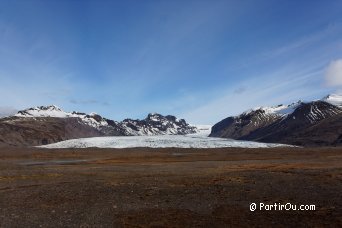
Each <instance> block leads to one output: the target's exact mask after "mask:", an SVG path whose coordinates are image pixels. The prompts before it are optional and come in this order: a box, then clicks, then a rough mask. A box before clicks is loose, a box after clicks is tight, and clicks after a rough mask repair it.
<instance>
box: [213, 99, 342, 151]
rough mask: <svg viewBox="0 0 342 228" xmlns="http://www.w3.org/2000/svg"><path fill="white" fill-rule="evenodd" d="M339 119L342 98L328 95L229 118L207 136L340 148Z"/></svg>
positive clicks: (341, 111)
mask: <svg viewBox="0 0 342 228" xmlns="http://www.w3.org/2000/svg"><path fill="white" fill-rule="evenodd" d="M341 118H342V96H339V95H329V96H327V97H325V98H323V99H322V100H318V101H312V102H308V103H303V102H297V103H294V104H291V105H288V106H284V105H280V106H277V107H266V108H265V107H261V108H256V109H253V110H251V111H247V112H244V113H242V114H241V115H239V116H235V117H228V118H226V119H224V120H222V121H220V122H218V123H217V124H215V125H214V126H213V127H212V131H211V134H210V136H212V137H224V138H233V139H241V140H252V141H260V142H272V143H287V144H294V145H310V146H314V145H325V146H326V145H339V144H340V143H341V137H342V128H341V121H342V119H341ZM334 126H335V127H334ZM339 126H340V127H339Z"/></svg>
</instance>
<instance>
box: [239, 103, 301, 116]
mask: <svg viewBox="0 0 342 228" xmlns="http://www.w3.org/2000/svg"><path fill="white" fill-rule="evenodd" d="M301 103H302V102H301V101H298V102H295V103H292V104H289V105H278V106H272V107H264V106H261V107H256V108H252V109H249V110H247V111H245V112H243V113H242V114H243V115H248V114H249V113H251V112H254V111H257V110H262V111H264V112H265V114H268V115H279V116H287V115H289V114H291V113H293V112H294V110H295V109H296V108H297V107H298V106H299V105H300V104H301Z"/></svg>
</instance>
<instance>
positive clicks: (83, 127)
mask: <svg viewBox="0 0 342 228" xmlns="http://www.w3.org/2000/svg"><path fill="white" fill-rule="evenodd" d="M15 129H16V130H15ZM2 130H3V131H2ZM0 131H1V132H3V135H2V136H1V137H0V143H1V141H4V142H6V141H11V142H12V144H13V145H15V144H16V141H18V144H20V145H22V144H23V145H40V144H49V143H54V142H58V141H62V140H67V139H73V138H80V137H92V136H94V137H95V136H142V135H149V136H153V135H185V134H193V133H196V132H198V130H197V128H196V127H195V126H191V125H189V124H188V123H186V121H185V120H184V119H178V118H176V117H175V116H171V115H167V116H163V115H160V114H157V113H150V114H148V116H147V117H146V118H145V119H143V120H132V119H125V120H123V121H121V122H118V121H114V120H110V119H107V118H104V117H102V116H100V115H98V114H96V113H90V114H86V113H81V112H65V111H63V110H62V109H61V108H59V107H57V106H55V105H49V106H38V107H34V108H28V109H25V110H22V111H19V112H18V113H17V114H15V115H14V116H12V117H7V118H3V119H0ZM30 132H31V133H30ZM6 135H7V136H6ZM35 137H36V138H37V139H36V138H35ZM25 139H29V142H25Z"/></svg>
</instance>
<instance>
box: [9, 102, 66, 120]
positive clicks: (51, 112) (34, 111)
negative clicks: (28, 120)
mask: <svg viewBox="0 0 342 228" xmlns="http://www.w3.org/2000/svg"><path fill="white" fill-rule="evenodd" d="M15 116H17V117H59V118H63V117H68V113H67V112H64V111H63V110H62V109H61V108H59V107H57V106H56V105H48V106H37V107H34V108H28V109H25V110H22V111H19V112H18V113H17V114H16V115H15Z"/></svg>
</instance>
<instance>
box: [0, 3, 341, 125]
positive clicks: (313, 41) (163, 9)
mask: <svg viewBox="0 0 342 228" xmlns="http://www.w3.org/2000/svg"><path fill="white" fill-rule="evenodd" d="M341 58H342V1H318V0H313V1H294V0H291V1H276V0H274V1H273V0H270V1H264V0H258V1H257V0H254V1H248V0H244V1H239V0H236V1H219V0H214V1H212V0H208V1H201V0H196V1H188V0H181V1H176V0H173V1H167V0H156V1H148V0H144V1H142V0H137V1H130V0H125V1H104V0H103V1H101V0H100V1H95V0H93V1H81V0H71V1H63V0H48V1H45V0H44V1H33V0H32V1H31V0H25V1H24V0H20V1H15V0H14V1H13V0H11V1H4V0H0V96H1V99H0V112H1V111H2V112H6V110H7V111H8V110H13V109H23V108H27V107H31V106H37V105H48V104H55V105H58V106H60V107H62V108H63V109H65V110H67V111H72V110H77V111H83V112H92V111H95V112H97V113H99V114H101V115H103V116H105V117H108V118H112V119H115V120H122V119H124V118H126V117H130V118H144V117H145V116H146V114H147V113H149V112H159V113H162V114H173V115H176V116H179V117H182V118H185V119H186V120H188V122H191V123H202V124H213V123H215V122H218V121H219V120H221V119H222V118H225V117H227V116H230V115H235V114H238V113H240V112H242V111H244V110H246V109H248V108H251V107H255V106H262V105H277V104H281V103H289V102H294V101H297V100H298V99H302V100H310V99H318V98H320V97H323V96H325V95H326V94H328V93H333V92H338V91H339V89H340V88H341V83H330V82H329V83H328V82H327V78H326V77H327V73H326V72H327V68H328V67H329V64H332V63H334V61H335V62H336V61H339V60H340V59H341ZM337 69H341V67H337ZM329 72H330V71H329ZM334 75H335V76H334V77H339V78H342V75H341V72H335V73H334ZM336 75H337V76H336ZM335 81H336V80H335ZM337 81H338V80H337Z"/></svg>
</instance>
